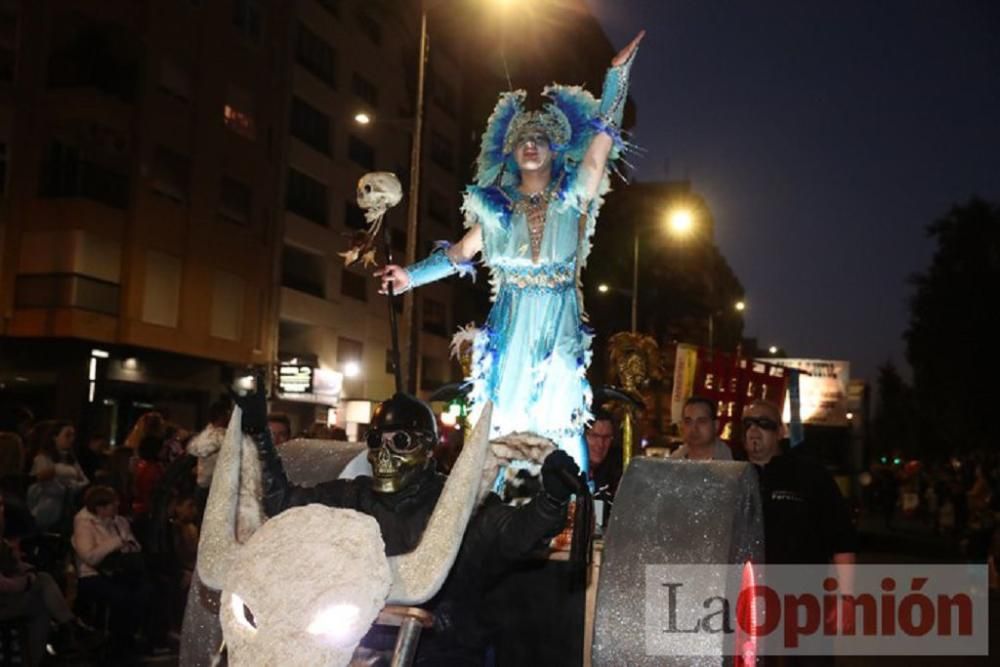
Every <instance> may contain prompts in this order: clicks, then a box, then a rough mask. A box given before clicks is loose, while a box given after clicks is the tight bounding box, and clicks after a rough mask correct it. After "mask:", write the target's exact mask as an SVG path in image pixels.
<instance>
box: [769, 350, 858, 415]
mask: <svg viewBox="0 0 1000 667" xmlns="http://www.w3.org/2000/svg"><path fill="white" fill-rule="evenodd" d="M761 361H766V362H768V363H771V364H779V365H781V366H784V367H785V368H797V369H798V370H800V371H801V373H800V374H799V403H800V407H799V411H800V415H801V417H802V423H803V424H812V425H816V426H847V425H848V423H849V422H848V420H847V386H848V383H849V381H850V363H848V362H847V361H835V360H829V359H762V360H761Z"/></svg>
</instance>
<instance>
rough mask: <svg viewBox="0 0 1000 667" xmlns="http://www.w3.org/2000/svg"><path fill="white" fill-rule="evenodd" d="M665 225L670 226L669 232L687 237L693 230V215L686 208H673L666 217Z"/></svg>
mask: <svg viewBox="0 0 1000 667" xmlns="http://www.w3.org/2000/svg"><path fill="white" fill-rule="evenodd" d="M667 224H668V225H669V226H670V231H671V232H673V233H674V234H677V235H678V236H687V235H688V234H690V233H691V231H692V230H693V229H694V213H692V212H691V209H689V208H686V207H683V208H675V209H673V210H672V211H671V212H670V215H669V216H668V217H667Z"/></svg>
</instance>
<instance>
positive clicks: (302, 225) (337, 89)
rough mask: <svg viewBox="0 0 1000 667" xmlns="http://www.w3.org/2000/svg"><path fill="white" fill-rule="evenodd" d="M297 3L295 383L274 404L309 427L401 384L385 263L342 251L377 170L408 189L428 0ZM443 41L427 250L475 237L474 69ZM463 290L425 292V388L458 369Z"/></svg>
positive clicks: (287, 355)
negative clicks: (464, 190)
mask: <svg viewBox="0 0 1000 667" xmlns="http://www.w3.org/2000/svg"><path fill="white" fill-rule="evenodd" d="M290 4H294V5H295V14H296V15H295V18H294V25H293V27H292V35H291V43H292V48H291V50H290V57H289V72H290V76H289V80H290V86H289V88H290V91H289V96H288V114H287V117H288V126H287V132H288V138H287V144H288V146H287V165H286V171H285V180H284V211H283V213H282V215H283V216H284V234H283V243H282V248H281V262H280V267H281V269H280V271H281V276H280V281H281V288H280V313H279V325H278V360H279V361H280V362H281V365H282V367H283V368H282V371H281V372H282V373H284V372H287V377H288V378H289V382H288V383H287V386H286V387H282V386H280V384H281V383H279V392H278V394H277V396H278V397H279V400H278V401H277V402H276V403H275V406H274V407H276V408H277V409H281V410H283V411H285V412H288V413H289V414H290V415H291V416H292V417H293V421H294V422H295V426H296V427H297V428H298V427H302V426H303V425H307V424H308V423H310V422H313V421H320V422H324V421H327V420H328V419H331V420H332V419H336V421H337V422H338V423H341V424H343V423H345V421H354V420H355V418H353V417H352V418H350V419H348V418H347V416H346V410H343V409H342V410H339V411H337V410H334V411H333V412H331V410H330V408H335V407H337V406H340V407H342V408H343V407H345V406H346V405H347V404H348V403H350V402H355V401H360V402H365V401H378V400H382V399H384V398H386V397H388V396H390V395H391V394H392V393H393V391H394V384H393V378H392V375H391V364H390V357H389V351H390V347H391V344H390V328H389V306H388V303H387V301H386V298H385V297H384V296H381V295H379V294H378V293H377V290H378V284H377V281H376V280H375V279H374V278H373V277H372V275H371V271H372V270H373V268H374V267H367V268H365V267H352V268H345V267H344V262H343V259H342V258H341V257H340V256H339V255H338V253H339V252H343V251H344V250H345V249H346V248H347V247H348V246H349V243H350V240H351V236H352V235H354V234H356V233H358V232H359V231H361V230H363V229H364V228H365V224H366V223H365V220H364V217H363V215H362V211H361V210H360V209H359V208H358V207H357V205H356V185H357V181H358V179H359V178H360V177H361V176H362V175H363V174H365V173H367V172H371V171H391V172H394V173H395V174H396V175H397V176H398V177H399V179H400V181H401V182H402V184H403V189H404V192H408V184H409V171H410V151H411V146H412V130H413V117H414V112H415V108H416V83H417V54H418V50H419V47H418V44H419V30H420V15H419V3H409V2H406V3H403V2H400V3H392V5H391V6H389V10H388V11H384V12H382V13H380V14H375V13H374V12H373V9H372V4H371V3H368V2H363V1H362V0H341V1H339V2H333V1H331V0H297V1H296V2H294V3H290ZM432 39H433V38H432ZM434 43H435V47H434V48H432V49H431V51H430V58H429V61H428V64H427V68H426V72H427V76H426V81H427V83H426V92H425V103H424V113H425V117H424V133H423V149H422V159H421V173H420V181H421V194H420V198H419V200H420V215H419V225H418V228H419V231H418V234H419V238H418V244H417V254H418V256H419V257H422V256H424V255H425V254H426V253H427V252H428V251H429V249H430V245H431V242H432V241H434V240H436V239H454V238H455V237H457V236H458V235H459V234H461V221H460V217H459V206H460V203H461V201H460V191H461V187H462V185H463V183H462V180H461V178H460V171H461V170H460V165H459V163H458V156H459V143H460V142H459V139H460V130H459V121H458V119H459V111H460V109H459V100H460V96H461V90H460V85H459V82H460V81H461V76H460V72H459V68H458V63H457V62H456V59H455V58H454V57H452V56H451V55H450V54H449V52H448V50H447V48H446V45H444V44H443V45H442V48H439V47H438V46H437V43H436V42H434ZM407 205H408V198H406V197H404V200H403V202H402V203H400V205H399V206H398V207H396V208H394V209H392V210H391V211H390V212H389V213H388V215H387V217H386V224H388V225H389V227H390V229H391V239H392V248H393V252H394V254H395V258H396V261H397V262H399V263H402V261H403V259H404V250H405V247H406V217H407ZM381 256H382V254H381V249H380V253H379V257H380V261H381ZM455 289H456V286H455V284H454V283H453V282H452V281H445V282H442V283H440V284H435V285H430V286H427V287H424V288H421V289H420V290H419V291H418V292H416V294H415V297H414V298H415V299H416V308H415V310H416V313H417V326H418V335H417V337H416V340H417V343H416V344H417V355H416V357H417V359H418V364H417V369H416V371H417V373H418V377H419V382H418V388H419V389H420V390H421V391H422V393H425V395H426V392H427V391H429V390H433V389H435V388H436V387H437V386H439V385H440V384H443V383H446V382H448V381H450V380H451V379H452V378H453V377H456V373H457V366H455V367H453V365H452V363H451V362H450V360H449V354H448V343H449V339H450V335H451V333H452V332H453V330H454V328H455V325H456V322H455V321H454V313H453V304H454V301H455V299H454V295H453V291H454V290H455ZM398 301H400V302H401V299H398ZM397 306H401V303H400V304H397ZM402 335H404V336H405V331H404V332H402ZM282 389H287V390H288V391H282ZM364 418H365V417H364V416H362V417H358V419H364Z"/></svg>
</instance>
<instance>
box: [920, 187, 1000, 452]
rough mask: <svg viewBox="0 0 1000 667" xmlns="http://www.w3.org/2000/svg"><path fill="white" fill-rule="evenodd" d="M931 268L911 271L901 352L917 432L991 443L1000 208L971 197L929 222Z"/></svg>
mask: <svg viewBox="0 0 1000 667" xmlns="http://www.w3.org/2000/svg"><path fill="white" fill-rule="evenodd" d="M927 233H928V235H929V236H930V237H931V238H932V239H934V240H935V241H936V242H937V248H936V250H935V253H934V256H933V258H932V260H931V265H930V267H929V268H928V269H927V270H926V271H925V272H923V273H920V274H918V275H916V276H914V277H913V278H912V284H913V285H914V287H915V293H914V295H913V298H912V299H911V302H910V324H909V328H908V329H907V331H906V334H905V339H906V353H907V358H908V360H909V362H910V365H911V366H912V367H913V380H914V389H915V399H916V403H917V408H918V413H919V415H920V417H921V418H922V419H923V420H924V421H925V422H926V423H925V426H926V428H921V429H920V432H921V433H922V434H923V435H924V436H928V437H930V438H933V439H934V441H935V442H934V443H933V445H934V446H935V448H937V449H939V450H942V449H943V451H942V453H948V452H950V451H951V450H955V449H958V450H968V449H974V448H980V447H983V446H991V447H996V443H997V428H996V424H995V423H994V422H993V418H994V415H995V412H994V411H995V410H996V408H997V396H998V392H997V385H998V382H1000V368H998V367H1000V364H998V362H997V359H998V356H997V346H996V343H995V341H996V337H997V335H996V334H997V327H996V324H995V322H996V318H997V313H998V312H1000V298H998V296H1000V209H998V207H997V206H996V205H994V204H991V203H988V202H985V201H982V200H980V199H973V200H971V201H970V202H969V203H967V204H965V205H964V206H955V207H954V208H952V210H951V211H950V212H949V213H948V214H947V215H945V216H944V217H942V218H941V219H939V220H937V221H935V222H934V223H932V224H931V225H930V226H928V228H927Z"/></svg>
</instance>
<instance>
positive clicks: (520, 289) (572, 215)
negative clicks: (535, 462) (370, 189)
mask: <svg viewBox="0 0 1000 667" xmlns="http://www.w3.org/2000/svg"><path fill="white" fill-rule="evenodd" d="M643 35H644V33H642V32H640V33H639V35H638V36H637V37H636V38H635V39H633V40H632V42H631V43H630V44H629V45H628V46H626V47H625V48H624V49H622V51H621V52H620V53H618V55H616V56H615V57H614V59H613V60H612V61H611V69H609V70H608V73H607V76H606V78H605V81H604V89H603V92H602V95H601V99H600V100H596V99H594V97H593V95H591V94H590V93H589V92H587V91H586V90H583V89H582V88H580V87H578V86H561V85H552V86H548V87H547V88H545V90H544V91H543V92H542V94H543V95H544V96H545V97H547V98H548V99H549V102H548V103H547V104H546V105H545V108H544V109H543V110H541V111H526V110H525V109H524V99H525V92H524V91H523V90H519V91H515V92H510V93H504V94H502V95H501V96H500V101H499V102H498V103H497V105H496V107H495V108H494V110H493V113H492V115H491V116H490V119H489V121H488V122H487V125H486V131H485V132H484V133H483V138H482V145H481V149H480V153H479V158H478V161H477V172H476V179H475V183H473V184H472V185H471V186H469V188H468V189H467V190H466V193H465V201H464V204H463V207H462V209H463V211H464V213H465V226H466V228H467V229H468V232H467V233H466V234H465V236H464V237H463V238H462V239H461V240H460V241H459V242H457V243H455V244H454V245H451V244H449V243H447V242H438V244H437V248H436V249H435V251H434V252H432V253H431V254H430V256H428V257H427V258H426V259H424V260H422V261H420V262H417V263H416V264H413V265H411V266H408V267H406V268H402V267H399V266H396V265H388V266H386V267H384V268H383V269H381V270H380V271H377V272H376V275H378V276H381V277H382V291H383V292H385V291H386V289H387V287H388V285H389V284H390V283H391V284H392V285H393V288H394V291H395V292H396V293H397V294H398V293H401V292H404V291H406V290H408V289H413V288H415V287H419V286H421V285H425V284H427V283H430V282H433V281H435V280H439V279H441V278H444V277H446V276H450V275H453V274H456V273H457V274H459V275H471V276H473V277H474V275H475V269H474V268H473V265H472V259H473V258H474V257H475V256H476V255H477V254H480V253H482V261H483V263H484V264H486V265H487V266H488V267H489V269H490V281H491V285H492V287H493V307H492V309H491V310H490V315H489V318H488V320H487V322H486V324H485V326H483V327H482V328H481V329H479V330H478V331H476V332H475V334H474V338H473V357H472V374H471V377H469V378H468V380H469V381H470V382H471V383H472V390H471V392H470V394H469V398H470V401H471V403H472V406H473V414H476V413H477V412H478V409H479V408H480V407H481V406H482V405H484V404H485V403H486V401H489V400H492V401H493V422H492V423H493V430H494V434H493V435H494V436H499V435H506V434H508V433H514V432H521V431H527V432H532V433H536V434H539V435H542V436H545V437H547V438H550V439H551V440H553V441H554V442H555V443H556V445H557V446H558V447H560V448H561V449H564V450H566V451H567V452H568V453H569V454H570V455H571V456H572V457H573V458H574V459H575V460H576V462H577V465H579V466H580V468H581V469H582V470H586V469H587V445H586V442H585V441H584V439H583V430H584V427H585V425H586V424H587V422H588V421H590V419H591V414H590V403H591V398H592V395H591V390H590V385H589V383H588V382H587V378H586V371H587V367H588V366H589V365H590V356H591V352H590V343H591V338H592V334H591V333H590V331H589V330H588V328H587V327H586V325H585V324H584V319H585V316H584V312H583V298H582V294H581V290H580V280H579V277H580V271H581V270H582V269H583V267H584V266H585V264H586V261H587V255H588V254H589V252H590V239H591V236H592V235H593V233H594V225H595V222H596V220H597V214H598V211H599V210H600V206H601V203H602V201H603V195H604V194H605V193H606V192H607V191H608V189H609V187H610V185H609V178H608V171H609V163H610V162H612V161H613V160H615V159H617V158H619V157H620V154H621V152H622V150H623V149H624V148H625V145H626V144H625V142H624V141H623V140H622V138H621V121H622V113H623V111H624V107H625V100H626V97H627V94H628V76H629V69H630V67H631V65H632V61H633V59H634V57H635V53H636V48H637V47H638V45H639V42H640V41H641V40H642V37H643Z"/></svg>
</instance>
